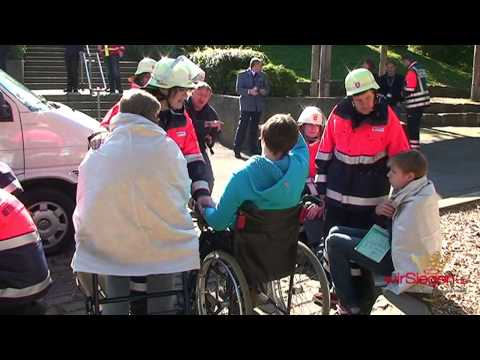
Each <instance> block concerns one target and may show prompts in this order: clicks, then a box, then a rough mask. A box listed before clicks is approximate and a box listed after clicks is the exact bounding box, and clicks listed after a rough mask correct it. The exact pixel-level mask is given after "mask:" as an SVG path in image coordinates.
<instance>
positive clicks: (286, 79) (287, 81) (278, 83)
mask: <svg viewBox="0 0 480 360" xmlns="http://www.w3.org/2000/svg"><path fill="white" fill-rule="evenodd" d="M263 71H264V72H265V73H266V74H267V78H268V81H269V82H270V87H271V90H270V96H276V97H284V96H299V95H300V93H301V90H300V86H299V85H298V83H297V78H298V77H297V75H296V74H295V72H294V71H293V70H291V69H287V68H286V67H285V66H283V65H275V64H267V65H265V66H264V67H263Z"/></svg>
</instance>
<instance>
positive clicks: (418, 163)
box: [326, 150, 442, 315]
mask: <svg viewBox="0 0 480 360" xmlns="http://www.w3.org/2000/svg"><path fill="white" fill-rule="evenodd" d="M389 166H390V172H389V173H388V175H387V176H388V179H389V181H390V184H391V186H392V188H393V191H392V193H391V196H390V199H387V200H385V201H384V202H382V203H380V204H379V205H378V206H377V207H376V209H375V213H376V215H377V216H378V217H379V219H378V221H377V223H378V224H379V225H380V224H382V225H383V227H386V228H387V229H388V233H389V242H390V250H388V252H387V253H386V254H385V255H384V256H383V258H381V259H380V261H379V262H377V260H378V259H373V258H370V257H368V256H366V255H364V254H363V253H360V252H359V251H357V250H356V247H357V246H358V244H359V243H360V241H361V240H362V238H363V237H364V236H365V235H366V234H367V232H368V231H367V230H363V229H355V228H350V227H343V226H337V227H333V228H332V229H331V230H330V232H329V235H328V237H327V239H326V247H327V252H328V257H329V259H330V273H331V276H332V279H333V283H334V286H335V292H336V294H337V297H338V299H339V301H340V303H339V305H338V306H337V307H338V313H339V314H345V315H347V314H348V315H350V314H359V313H370V310H371V307H372V305H373V304H374V302H375V288H374V282H373V278H371V280H370V283H369V284H368V285H364V287H365V288H364V289H361V290H362V292H365V293H367V294H368V297H369V298H370V299H369V301H368V302H367V304H366V305H367V308H368V309H364V305H363V304H361V302H362V301H361V300H360V296H359V292H358V291H357V289H356V288H355V286H354V281H353V277H352V275H351V270H350V263H351V262H352V261H353V262H355V263H356V264H358V265H359V266H361V267H362V272H363V271H366V272H370V271H371V272H373V273H375V274H378V275H383V276H386V277H388V278H390V279H392V280H393V281H390V283H389V284H388V286H387V288H386V290H388V291H391V292H393V293H394V294H396V295H400V294H402V293H404V292H409V293H429V292H431V290H432V287H431V286H428V284H422V283H419V284H414V283H412V282H411V281H410V280H408V279H407V278H405V276H406V274H412V275H413V274H417V275H424V274H427V273H428V271H429V267H430V263H429V261H430V260H429V259H433V258H434V257H435V256H438V255H439V254H440V251H441V248H442V240H441V236H440V215H439V211H438V195H437V193H436V191H435V186H434V185H433V183H432V182H431V181H430V180H429V179H428V178H427V166H428V164H427V159H426V158H425V156H424V155H423V154H422V153H421V152H419V151H417V150H412V151H408V152H403V153H400V154H398V155H396V156H394V157H393V158H391V159H390V161H389ZM396 280H398V281H396ZM387 282H388V281H387ZM414 297H415V295H414Z"/></svg>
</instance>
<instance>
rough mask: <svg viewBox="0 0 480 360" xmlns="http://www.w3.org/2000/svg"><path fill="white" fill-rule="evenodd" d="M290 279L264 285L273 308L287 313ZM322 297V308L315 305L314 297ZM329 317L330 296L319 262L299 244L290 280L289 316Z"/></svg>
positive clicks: (308, 250)
mask: <svg viewBox="0 0 480 360" xmlns="http://www.w3.org/2000/svg"><path fill="white" fill-rule="evenodd" d="M289 289H290V276H287V277H284V278H282V279H280V280H275V281H271V282H270V283H268V285H267V293H268V295H269V296H270V297H271V298H272V299H273V300H274V302H275V303H276V306H277V307H278V308H279V309H280V310H281V311H282V312H284V313H286V312H287V305H288V292H289ZM316 293H321V294H322V296H323V299H325V301H323V304H322V306H318V305H316V304H315V303H314V298H313V296H314V295H315V294H316ZM329 313H330V292H329V287H328V280H327V276H326V275H325V271H324V270H323V268H322V265H321V264H320V261H319V260H318V258H317V257H316V256H315V255H314V254H313V252H312V251H311V250H310V249H309V248H308V247H307V246H306V245H305V244H304V243H302V242H298V248H297V262H296V265H295V273H294V276H293V287H292V300H291V308H290V315H328V314H329Z"/></svg>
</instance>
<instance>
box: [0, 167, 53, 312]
mask: <svg viewBox="0 0 480 360" xmlns="http://www.w3.org/2000/svg"><path fill="white" fill-rule="evenodd" d="M7 168H8V166H7V165H6V164H4V163H1V162H0V169H1V170H0V183H1V184H2V185H0V311H2V310H6V309H9V308H11V307H12V306H19V305H22V304H27V303H30V302H32V301H34V300H37V299H39V298H40V297H42V296H44V295H45V294H46V292H47V291H48V289H49V287H50V284H51V282H52V280H51V278H50V271H49V270H48V266H47V260H46V259H45V254H44V252H43V247H42V243H41V241H40V237H39V234H38V232H37V228H36V226H35V223H34V222H33V220H32V217H31V216H30V213H29V212H28V210H27V209H26V208H25V206H24V205H23V204H22V203H21V202H20V200H18V199H17V198H16V197H15V196H13V195H12V194H11V193H10V192H15V191H21V187H20V185H19V183H18V180H17V178H16V177H15V175H14V174H13V173H12V172H8V173H7V172H5V170H6V169H7ZM8 169H9V168H8ZM12 176H13V178H14V180H13V181H11V180H12ZM9 179H10V180H9ZM7 181H9V184H8V185H6V186H4V185H5V184H6V183H7ZM6 189H8V191H7V190H6Z"/></svg>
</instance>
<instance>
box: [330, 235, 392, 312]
mask: <svg viewBox="0 0 480 360" xmlns="http://www.w3.org/2000/svg"><path fill="white" fill-rule="evenodd" d="M367 232H368V231H367V230H363V229H355V228H349V227H345V226H336V227H333V228H332V229H331V230H330V232H329V234H328V237H327V239H326V244H327V253H328V259H329V263H330V275H331V277H332V280H333V284H334V286H335V292H336V294H337V297H338V299H339V300H340V303H341V304H342V305H343V306H345V307H347V308H353V307H358V308H363V309H364V311H363V312H366V313H369V312H370V310H371V307H372V306H373V304H374V302H375V284H374V281H373V276H372V272H373V273H375V274H379V275H390V274H391V273H392V272H393V263H392V255H391V252H390V251H389V252H388V253H387V254H386V255H385V257H384V258H383V259H382V261H380V263H377V262H375V261H373V260H371V259H369V258H367V257H366V256H364V255H362V254H360V253H359V252H358V251H356V250H355V246H357V245H358V243H359V242H360V240H362V238H363V237H364V236H365V235H366V234H367ZM351 262H354V263H355V264H357V265H358V266H359V267H360V268H361V269H362V276H361V278H360V279H354V277H352V273H351V267H352V264H351Z"/></svg>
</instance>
